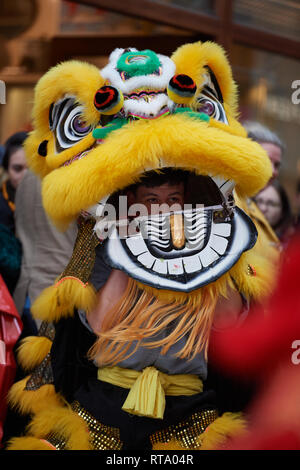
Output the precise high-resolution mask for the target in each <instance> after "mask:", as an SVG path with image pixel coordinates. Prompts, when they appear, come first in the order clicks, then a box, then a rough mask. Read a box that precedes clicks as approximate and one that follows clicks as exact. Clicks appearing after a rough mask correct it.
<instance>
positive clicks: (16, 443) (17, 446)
mask: <svg viewBox="0 0 300 470" xmlns="http://www.w3.org/2000/svg"><path fill="white" fill-rule="evenodd" d="M6 450H56V449H53V448H52V447H51V446H50V444H47V442H46V441H43V440H41V439H37V438H36V437H31V436H25V437H14V438H13V439H11V440H10V441H9V442H8V445H7V447H6Z"/></svg>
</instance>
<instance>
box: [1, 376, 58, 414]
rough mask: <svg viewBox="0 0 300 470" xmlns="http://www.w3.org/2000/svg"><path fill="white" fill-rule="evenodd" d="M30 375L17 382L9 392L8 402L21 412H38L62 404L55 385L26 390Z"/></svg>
mask: <svg viewBox="0 0 300 470" xmlns="http://www.w3.org/2000/svg"><path fill="white" fill-rule="evenodd" d="M28 379H29V376H28V377H25V379H23V380H20V381H18V382H16V383H15V384H14V385H13V386H12V387H11V389H10V390H9V392H8V396H7V399H8V403H9V405H10V406H11V407H12V408H14V409H16V410H17V411H18V412H19V413H20V414H22V415H26V414H36V413H39V412H40V411H41V410H43V409H45V408H48V407H50V406H55V405H56V406H57V405H60V404H61V403H62V402H63V401H62V399H61V397H60V396H59V395H58V394H57V393H56V392H55V389H54V386H53V385H43V386H42V387H40V388H39V389H38V390H34V391H32V390H25V387H26V384H27V381H28Z"/></svg>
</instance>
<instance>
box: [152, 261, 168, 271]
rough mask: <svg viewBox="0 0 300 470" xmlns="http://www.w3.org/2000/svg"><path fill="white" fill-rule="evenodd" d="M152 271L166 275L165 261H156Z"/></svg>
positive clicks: (166, 265)
mask: <svg viewBox="0 0 300 470" xmlns="http://www.w3.org/2000/svg"><path fill="white" fill-rule="evenodd" d="M152 269H153V271H156V272H157V273H160V274H168V264H167V262H166V261H165V260H163V259H162V260H160V259H157V260H156V261H155V263H154V266H153V268H152Z"/></svg>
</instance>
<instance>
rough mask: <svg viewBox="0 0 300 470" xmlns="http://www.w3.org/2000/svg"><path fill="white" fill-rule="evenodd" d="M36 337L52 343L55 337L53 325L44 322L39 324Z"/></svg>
mask: <svg viewBox="0 0 300 470" xmlns="http://www.w3.org/2000/svg"><path fill="white" fill-rule="evenodd" d="M38 336H45V337H46V338H48V339H49V340H50V341H53V340H54V337H55V327H54V325H53V323H48V322H46V321H43V322H42V323H41V326H40V329H39V332H38Z"/></svg>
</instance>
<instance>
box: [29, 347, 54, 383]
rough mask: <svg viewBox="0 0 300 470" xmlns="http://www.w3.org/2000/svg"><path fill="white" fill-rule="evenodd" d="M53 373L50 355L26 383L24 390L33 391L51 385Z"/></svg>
mask: <svg viewBox="0 0 300 470" xmlns="http://www.w3.org/2000/svg"><path fill="white" fill-rule="evenodd" d="M53 382H54V379H53V372H52V366H51V357H50V353H48V354H47V356H46V357H45V359H44V360H43V361H42V362H41V364H39V365H38V366H37V367H36V368H35V369H34V371H33V372H32V374H31V376H30V377H29V379H28V380H27V382H26V386H25V389H24V390H31V391H35V390H38V389H39V388H41V387H42V386H43V385H49V384H53Z"/></svg>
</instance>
